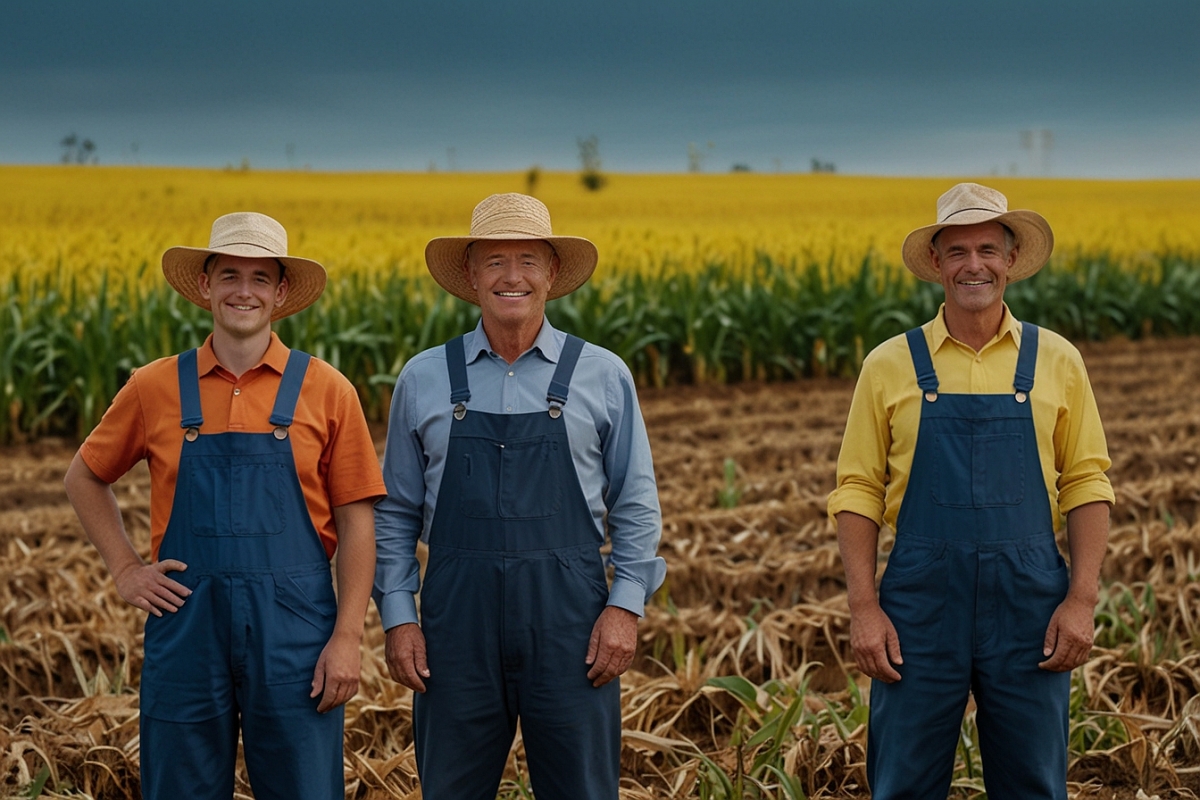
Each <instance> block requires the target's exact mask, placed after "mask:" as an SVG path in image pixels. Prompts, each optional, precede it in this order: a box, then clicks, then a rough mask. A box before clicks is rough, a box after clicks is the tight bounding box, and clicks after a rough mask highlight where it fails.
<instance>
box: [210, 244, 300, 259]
mask: <svg viewBox="0 0 1200 800" xmlns="http://www.w3.org/2000/svg"><path fill="white" fill-rule="evenodd" d="M222 247H255V248H258V249H259V250H262V251H263V252H265V253H268V254H269V255H272V256H276V257H280V254H279V253H277V252H275V250H274V249H272V248H271V247H268V246H267V245H264V244H259V243H258V242H221V243H220V244H213V245H209V247H208V249H209V250H217V249H219V248H222ZM286 254H287V253H286V250H285V252H284V254H283V255H284V256H286Z"/></svg>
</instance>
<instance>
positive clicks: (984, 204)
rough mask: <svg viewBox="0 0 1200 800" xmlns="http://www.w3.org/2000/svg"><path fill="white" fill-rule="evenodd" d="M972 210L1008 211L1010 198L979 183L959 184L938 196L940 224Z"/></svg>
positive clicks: (986, 212) (994, 212) (997, 212)
mask: <svg viewBox="0 0 1200 800" xmlns="http://www.w3.org/2000/svg"><path fill="white" fill-rule="evenodd" d="M970 211H975V212H983V213H985V214H993V215H995V214H1004V213H1006V212H1007V211H1008V198H1007V197H1005V196H1004V195H1002V194H1001V193H1000V192H998V191H996V190H995V189H991V188H988V187H987V186H980V185H979V184H978V183H960V184H957V185H955V186H952V187H951V188H950V189H949V190H947V191H946V192H945V193H944V194H943V195H942V196H941V197H939V198H938V201H937V221H938V224H942V223H946V222H950V220H951V218H952V217H953V216H954V215H956V214H962V213H964V212H970Z"/></svg>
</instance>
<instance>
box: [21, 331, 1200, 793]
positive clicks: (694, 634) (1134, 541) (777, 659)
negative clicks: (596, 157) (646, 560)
mask: <svg viewBox="0 0 1200 800" xmlns="http://www.w3.org/2000/svg"><path fill="white" fill-rule="evenodd" d="M1084 353H1085V359H1086V361H1087V363H1088V366H1089V370H1090V372H1091V375H1092V380H1093V385H1094V386H1095V389H1096V395H1097V398H1098V401H1099V404H1100V409H1101V414H1102V416H1103V418H1104V421H1105V427H1106V431H1107V434H1108V440H1109V447H1110V450H1111V453H1112V458H1113V468H1112V471H1111V473H1110V474H1111V477H1112V479H1113V483H1114V486H1115V487H1116V491H1117V498H1118V500H1117V506H1116V508H1115V510H1114V514H1113V532H1112V536H1111V538H1110V544H1109V557H1108V559H1107V561H1106V563H1105V568H1104V579H1105V581H1106V583H1107V586H1108V588H1107V591H1106V592H1105V593H1104V597H1103V598H1102V602H1101V607H1100V613H1099V619H1100V623H1099V627H1100V635H1099V637H1098V640H1097V648H1096V650H1095V651H1094V652H1093V655H1092V659H1091V660H1090V661H1089V663H1088V664H1087V665H1086V666H1085V667H1084V668H1082V669H1081V670H1080V671H1079V672H1078V673H1077V676H1076V683H1077V687H1076V688H1077V695H1076V702H1077V703H1081V704H1082V705H1083V707H1084V709H1085V711H1083V712H1080V713H1078V714H1077V715H1076V723H1075V725H1074V726H1073V739H1072V741H1073V744H1075V743H1076V742H1078V743H1080V746H1079V748H1078V749H1079V751H1080V752H1078V753H1077V754H1076V757H1075V758H1074V760H1073V764H1072V767H1071V774H1070V778H1071V781H1072V796H1073V797H1078V798H1092V797H1097V798H1101V797H1103V798H1107V797H1133V796H1134V794H1133V793H1134V791H1135V790H1136V789H1137V788H1138V787H1141V788H1144V789H1146V790H1147V791H1150V792H1158V793H1159V794H1160V796H1161V797H1163V798H1166V797H1195V795H1194V794H1193V793H1192V792H1193V791H1194V790H1196V789H1197V786H1198V784H1197V780H1196V778H1197V771H1198V770H1200V739H1198V734H1200V701H1197V700H1196V699H1195V698H1196V697H1197V694H1198V692H1197V690H1198V689H1200V655H1198V654H1197V648H1196V645H1197V644H1198V643H1200V586H1198V584H1197V582H1196V579H1195V578H1196V575H1197V574H1200V545H1197V543H1196V542H1197V538H1198V535H1200V519H1198V516H1197V512H1198V511H1200V466H1198V462H1200V408H1197V405H1196V402H1195V400H1194V397H1195V386H1196V385H1197V384H1198V383H1200V343H1198V342H1197V341H1195V340H1166V341H1163V340H1159V341H1152V342H1139V343H1129V342H1109V343H1106V344H1103V345H1091V346H1088V347H1086V349H1085V350H1084ZM852 388H853V384H852V382H850V381H843V380H810V381H802V382H795V383H779V384H744V385H734V386H728V387H690V388H675V389H670V390H651V391H645V392H643V398H642V399H643V408H644V412H645V415H646V420H647V425H648V427H649V430H650V435H651V439H652V444H653V448H654V455H655V463H656V468H657V472H658V477H659V489H660V493H661V497H662V502H663V511H664V528H665V529H664V535H663V544H662V548H661V552H662V554H663V556H664V557H665V558H666V559H667V562H668V583H667V586H666V587H665V590H664V591H663V592H661V593H660V595H659V596H658V597H657V598H656V602H655V603H654V604H653V605H652V607H651V608H650V609H649V610H648V612H647V615H646V619H645V621H644V622H643V624H642V626H641V629H640V634H641V640H642V641H641V650H640V656H639V659H638V660H637V661H636V663H635V665H634V667H633V669H632V670H631V672H630V673H629V674H628V675H627V676H626V678H625V679H624V682H623V687H622V693H623V694H622V703H623V710H624V718H625V723H624V725H625V728H626V740H625V745H626V746H625V749H624V754H623V775H624V778H623V792H622V796H623V798H625V800H629V799H630V798H643V797H671V796H688V795H689V793H690V792H694V791H695V785H696V783H695V782H696V780H697V776H698V775H699V774H701V773H702V771H703V770H702V759H700V758H699V757H698V756H697V753H698V752H699V753H703V754H704V755H705V756H706V757H707V758H708V759H710V761H711V763H712V764H714V765H717V766H719V767H721V768H723V769H725V770H726V771H727V772H729V773H730V774H733V773H734V772H735V771H736V769H735V767H736V765H735V763H734V762H735V760H736V757H737V756H736V755H735V752H736V750H735V748H734V747H733V746H731V742H730V739H731V736H732V735H733V734H734V729H735V722H736V720H737V718H738V708H739V706H738V703H737V701H736V700H735V699H734V697H733V696H732V695H731V694H730V693H728V692H726V691H724V690H723V689H720V688H717V687H714V686H711V685H706V681H707V680H708V679H709V678H712V677H716V676H728V675H742V676H744V677H745V678H747V679H748V680H749V681H750V682H751V683H752V684H754V685H756V686H760V687H761V686H765V685H766V684H767V682H768V681H769V680H771V679H777V680H779V681H781V682H782V683H783V684H786V685H788V686H790V687H791V688H792V689H798V688H800V687H801V685H802V682H803V681H804V680H805V679H807V684H803V685H806V686H807V692H808V694H807V696H806V697H805V698H804V712H805V716H804V718H805V719H806V720H807V721H808V723H809V724H806V725H805V726H804V727H801V728H797V729H794V730H793V735H790V736H789V737H788V741H787V743H786V747H785V748H784V751H783V755H781V759H782V761H781V763H783V764H784V765H785V766H786V767H787V768H788V769H789V770H791V771H792V772H793V773H794V774H799V775H800V777H801V781H802V783H803V785H804V787H805V790H806V791H807V792H808V793H809V795H810V796H818V797H837V796H844V797H855V796H860V795H864V789H863V787H864V779H863V771H862V766H863V758H864V751H863V748H864V745H865V731H864V730H863V728H862V727H861V726H859V725H857V724H855V725H851V726H849V727H848V728H847V727H846V726H841V727H839V725H838V724H837V723H836V721H835V720H834V719H833V716H832V715H831V711H830V709H836V710H839V711H840V712H842V716H843V717H845V716H849V712H850V711H851V710H852V709H853V707H854V705H855V703H856V702H857V701H856V700H855V698H854V697H853V695H852V693H851V692H850V691H848V689H847V679H846V673H847V671H848V670H849V671H850V672H851V674H853V670H852V665H853V660H852V657H851V656H850V653H849V648H848V612H847V607H846V599H845V587H844V584H843V582H842V579H841V567H840V563H839V560H838V557H837V546H836V540H835V537H834V535H833V532H832V530H831V529H830V527H829V526H828V525H827V523H826V520H825V496H826V494H827V493H828V491H829V489H830V488H831V487H832V485H833V480H834V467H835V460H836V457H837V451H838V447H839V444H840V437H841V431H842V426H843V425H844V422H845V415H846V409H847V407H848V404H849V398H850V393H851V391H852ZM380 445H382V442H381V441H380ZM71 455H72V447H71V446H69V445H68V444H66V443H63V442H57V441H43V442H40V443H35V444H32V445H27V446H23V447H20V448H10V449H7V450H5V451H3V458H2V460H0V625H3V630H2V631H0V674H2V675H3V678H2V679H0V681H2V682H0V764H2V768H0V775H2V776H3V777H2V778H0V781H2V782H0V787H2V788H3V790H4V793H5V794H8V793H9V792H12V791H16V790H17V789H18V787H21V786H23V785H25V784H27V783H29V782H30V781H31V780H35V779H37V778H38V777H39V773H41V774H42V777H43V778H44V779H45V789H44V796H54V795H53V791H52V790H54V789H55V788H56V787H57V788H58V789H59V790H61V789H64V788H65V787H68V786H73V787H74V788H75V789H76V790H82V791H84V792H86V793H87V794H89V795H90V796H92V797H136V796H137V787H138V783H137V759H138V741H137V698H136V694H135V693H134V692H133V689H132V688H131V687H134V686H136V681H137V675H138V671H139V669H140V664H141V649H140V639H141V634H140V631H141V619H140V617H141V613H140V612H137V611H136V610H135V609H132V608H131V607H129V606H127V605H125V604H124V603H123V602H121V601H120V599H119V597H118V596H117V595H116V592H115V590H114V589H113V587H112V583H111V581H110V580H109V578H108V577H107V574H106V572H105V571H104V568H103V565H102V564H101V562H100V560H99V558H98V556H97V555H96V554H95V552H94V550H92V549H91V547H90V546H89V545H88V544H87V542H86V540H85V539H84V537H83V534H82V532H81V530H80V529H79V526H78V523H77V522H76V520H75V517H74V514H73V512H72V511H71V509H70V507H69V506H68V505H67V502H66V499H65V495H64V493H63V491H62V482H61V481H62V475H63V473H64V471H65V469H66V466H67V464H68V462H69V460H70V458H71ZM726 458H731V459H733V460H734V462H735V463H736V464H737V471H736V480H735V482H734V486H733V487H732V488H733V489H734V490H735V492H737V493H738V494H739V497H738V502H737V504H736V506H734V507H732V508H722V507H720V505H719V503H718V500H717V497H718V493H719V492H720V490H721V489H722V488H723V487H724V485H725V479H724V476H723V469H722V464H723V461H724V460H725V459H726ZM148 484H149V482H148V477H147V475H146V473H145V470H144V468H139V469H138V470H137V471H135V472H134V473H133V474H131V475H130V476H128V477H127V478H126V479H124V480H123V481H122V482H121V483H120V484H118V486H117V496H118V499H119V501H120V505H121V509H122V513H123V515H124V518H125V522H126V524H127V526H128V527H129V529H130V530H131V531H132V532H133V533H134V535H135V537H136V539H137V541H138V542H139V543H140V546H141V547H143V549H145V548H146V547H147V546H148V535H147V524H148V500H149V498H148ZM382 638H383V637H382V632H381V631H380V629H379V625H378V618H377V617H376V616H375V614H374V611H373V610H372V613H371V618H370V619H369V620H368V628H367V635H366V639H365V644H364V660H363V683H362V689H361V691H360V692H359V695H358V696H357V697H355V698H354V699H353V700H352V701H351V702H350V703H349V704H348V706H347V716H346V728H347V736H346V745H347V747H346V769H347V778H348V788H349V790H350V792H351V793H352V796H356V797H372V798H375V797H378V798H383V797H416V796H419V795H417V794H416V789H417V787H416V779H415V773H416V769H415V762H414V758H413V753H412V744H411V732H410V719H411V695H410V693H409V692H408V691H407V690H404V689H402V688H400V687H399V686H398V685H397V684H394V683H393V682H391V681H390V679H388V678H387V672H386V667H385V666H384V664H383V659H382ZM818 664H819V665H818ZM806 665H807V666H806ZM761 699H763V700H764V702H765V695H762V696H761ZM744 722H745V720H743V723H744ZM751 732H753V731H751ZM517 753H518V756H519V755H520V745H519V742H518V746H517ZM464 757H469V756H466V755H465V754H464ZM747 758H749V756H747ZM47 768H48V769H47ZM958 775H959V778H961V782H962V783H963V784H964V787H965V786H968V785H969V784H970V776H969V775H966V774H964V772H963V770H962V769H960V771H959V773H958ZM526 780H527V773H526V772H525V768H524V764H523V761H521V760H520V758H518V759H514V760H513V761H512V762H510V766H509V769H508V774H507V775H506V783H505V785H504V787H502V788H503V789H504V791H508V792H510V793H512V794H514V795H516V794H517V793H518V791H519V790H518V787H519V786H520V785H522V784H523V783H524V782H525V781H526ZM238 791H239V793H245V794H247V795H248V794H249V787H248V784H247V783H246V782H245V780H244V773H241V772H239V778H238ZM963 791H964V792H965V793H969V790H968V789H966V788H964V789H963ZM1114 792H1115V794H1114Z"/></svg>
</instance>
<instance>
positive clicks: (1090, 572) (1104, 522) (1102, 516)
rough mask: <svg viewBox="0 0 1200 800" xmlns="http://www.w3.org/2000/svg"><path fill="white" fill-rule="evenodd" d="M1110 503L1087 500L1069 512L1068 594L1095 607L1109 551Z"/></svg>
mask: <svg viewBox="0 0 1200 800" xmlns="http://www.w3.org/2000/svg"><path fill="white" fill-rule="evenodd" d="M1108 516H1109V504H1108V503H1105V502H1096V503H1085V504H1084V505H1081V506H1077V507H1076V508H1073V509H1071V510H1070V511H1068V512H1067V547H1068V549H1069V551H1070V554H1071V588H1070V590H1069V591H1068V596H1069V597H1072V598H1074V599H1075V600H1077V601H1079V602H1081V603H1084V604H1086V605H1087V606H1089V607H1095V605H1096V599H1097V593H1098V591H1099V584H1100V566H1101V564H1103V563H1104V555H1105V553H1106V552H1107V550H1108Z"/></svg>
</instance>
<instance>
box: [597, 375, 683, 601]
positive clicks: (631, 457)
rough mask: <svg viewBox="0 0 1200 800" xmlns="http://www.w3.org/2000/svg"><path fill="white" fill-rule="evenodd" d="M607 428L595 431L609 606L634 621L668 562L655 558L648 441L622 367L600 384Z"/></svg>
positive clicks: (656, 527)
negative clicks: (608, 546)
mask: <svg viewBox="0 0 1200 800" xmlns="http://www.w3.org/2000/svg"><path fill="white" fill-rule="evenodd" d="M605 405H606V407H607V415H608V425H606V426H604V429H603V430H601V431H600V438H601V449H602V452H603V459H604V471H605V476H606V477H607V480H608V487H607V490H606V491H605V493H604V505H605V507H606V508H607V515H606V519H607V528H608V536H609V538H610V539H611V541H612V556H611V559H612V565H613V572H614V575H613V583H612V588H611V589H610V590H609V595H608V605H610V606H617V607H619V608H623V609H625V610H626V611H631V612H633V613H634V614H637V615H638V616H639V617H640V616H642V615H643V614H644V613H645V606H646V603H647V602H648V601H649V600H650V597H651V596H652V595H653V594H654V592H656V591H657V590H658V587H659V586H661V585H662V582H663V579H664V578H665V577H666V574H667V564H666V561H664V560H663V559H662V558H660V557H659V556H658V555H657V552H658V542H659V538H660V537H661V535H662V511H661V510H660V508H659V504H658V484H657V482H656V481H655V479H654V463H653V461H652V460H651V456H650V439H649V437H648V436H647V435H646V423H645V421H644V420H643V419H642V412H641V408H640V407H639V406H638V402H637V395H636V393H635V392H634V388H633V376H632V375H630V374H629V370H628V369H627V368H626V367H625V366H624V364H621V365H619V366H618V368H617V369H616V370H614V372H613V374H612V376H611V377H610V379H609V380H608V381H606V383H605Z"/></svg>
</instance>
